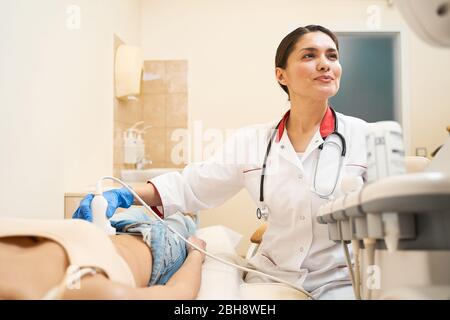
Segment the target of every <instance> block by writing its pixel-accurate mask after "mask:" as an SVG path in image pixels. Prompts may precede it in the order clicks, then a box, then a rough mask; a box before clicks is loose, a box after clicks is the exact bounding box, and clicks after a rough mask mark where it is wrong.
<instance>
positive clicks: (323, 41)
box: [276, 31, 342, 100]
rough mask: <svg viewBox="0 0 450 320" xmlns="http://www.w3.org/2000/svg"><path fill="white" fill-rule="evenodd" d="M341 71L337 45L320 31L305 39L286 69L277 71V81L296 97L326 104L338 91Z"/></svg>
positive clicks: (277, 69)
mask: <svg viewBox="0 0 450 320" xmlns="http://www.w3.org/2000/svg"><path fill="white" fill-rule="evenodd" d="M341 73H342V67H341V64H340V63H339V53H338V50H337V48H336V44H335V43H334V41H333V40H332V39H331V38H330V37H329V36H328V35H327V34H325V33H323V32H320V31H317V32H310V33H307V34H305V35H303V36H302V37H301V38H300V39H299V40H298V41H297V43H296V44H295V47H294V49H293V51H292V52H291V53H290V55H289V57H288V59H287V64H286V68H285V69H282V68H276V75H277V79H278V81H279V82H280V83H281V84H284V85H285V86H287V87H288V89H289V96H290V100H293V99H294V100H295V99H296V97H301V98H310V99H313V100H326V99H328V98H330V97H332V96H334V95H335V94H336V93H337V92H338V90H339V83H340V80H341Z"/></svg>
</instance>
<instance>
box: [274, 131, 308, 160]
mask: <svg viewBox="0 0 450 320" xmlns="http://www.w3.org/2000/svg"><path fill="white" fill-rule="evenodd" d="M276 149H277V153H278V155H279V156H280V157H282V158H284V159H286V160H287V161H289V162H290V163H292V164H293V165H295V166H296V167H298V168H303V166H302V164H301V162H300V160H299V158H298V156H297V154H296V152H295V150H294V147H293V146H292V143H291V140H289V136H288V134H287V131H286V130H285V131H284V132H283V135H282V137H281V139H280V141H279V142H278V143H276Z"/></svg>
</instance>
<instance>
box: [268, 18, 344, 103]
mask: <svg viewBox="0 0 450 320" xmlns="http://www.w3.org/2000/svg"><path fill="white" fill-rule="evenodd" d="M318 31H320V32H323V33H325V34H326V35H328V36H329V37H330V38H331V39H332V40H333V42H334V43H335V44H336V48H337V50H338V51H339V41H338V38H337V36H336V35H335V34H334V33H333V32H332V31H331V30H329V29H327V28H325V27H322V26H319V25H313V24H311V25H308V26H306V27H300V28H297V29H295V30H294V31H292V32H291V33H289V34H288V35H287V36H285V37H284V38H283V40H281V42H280V44H279V45H278V49H277V54H276V56H275V67H278V68H283V69H285V68H286V64H287V60H288V57H289V55H290V54H291V52H292V51H293V50H294V48H295V45H296V44H297V42H298V41H299V40H300V39H301V37H303V36H304V35H305V34H307V33H310V32H318ZM278 84H279V85H280V86H281V88H282V89H283V90H284V91H285V92H286V93H287V94H288V97H289V90H288V88H287V86H285V85H283V84H281V83H279V82H278ZM289 99H290V97H289Z"/></svg>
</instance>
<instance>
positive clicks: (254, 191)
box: [151, 113, 367, 297]
mask: <svg viewBox="0 0 450 320" xmlns="http://www.w3.org/2000/svg"><path fill="white" fill-rule="evenodd" d="M336 115H337V119H338V131H339V133H341V134H342V135H343V136H344V137H345V139H346V144H347V154H346V157H345V159H344V162H343V168H342V171H341V174H340V178H339V182H338V184H337V187H336V190H335V192H334V196H335V197H337V196H339V195H341V194H342V191H341V187H340V181H341V180H342V177H343V176H344V175H352V176H362V175H363V174H364V172H365V168H366V162H367V161H366V140H365V136H366V130H367V123H366V122H365V121H363V120H360V119H357V118H354V117H349V116H345V115H342V114H340V113H336ZM277 123H278V121H276V122H273V123H270V124H264V125H256V126H251V127H246V128H243V129H239V130H238V131H237V132H236V134H235V135H233V136H232V137H231V138H230V139H229V140H228V141H227V142H226V143H225V144H224V146H223V147H222V149H221V150H220V151H218V152H217V153H216V154H215V156H213V157H212V158H211V159H209V160H207V161H205V162H201V163H192V164H189V165H188V166H187V167H186V168H185V169H184V170H183V172H182V173H181V174H180V173H178V172H173V173H168V174H165V175H162V176H158V177H156V178H154V179H152V180H151V182H152V183H153V185H154V186H155V187H156V189H157V191H158V192H159V195H160V196H161V200H162V204H163V209H164V215H166V216H167V215H170V214H173V213H175V212H177V211H182V212H196V211H199V210H203V209H208V208H212V207H216V206H219V205H221V204H222V203H223V202H225V201H226V200H228V199H229V198H231V197H232V196H233V195H235V194H236V193H237V192H238V191H240V190H241V189H242V188H246V189H247V191H248V192H249V193H250V195H251V197H252V199H253V200H254V201H255V203H256V204H257V206H259V204H260V202H259V190H260V175H261V169H260V168H261V166H262V163H263V159H264V155H265V152H266V148H267V143H268V140H269V138H270V136H271V133H272V132H273V129H274V127H275V126H276V124H277ZM322 142H323V139H322V137H321V135H320V132H319V130H317V132H316V134H315V135H314V136H313V138H312V139H311V141H310V143H309V145H308V147H307V148H306V150H305V152H304V154H303V155H302V157H301V160H300V159H299V156H298V155H297V154H296V152H295V150H294V148H293V146H292V144H291V142H290V140H289V137H288V135H287V132H286V131H285V130H284V133H283V134H282V136H281V138H280V140H279V141H278V142H277V141H276V140H275V139H274V141H273V143H272V148H271V152H270V155H269V158H268V161H267V172H266V174H267V175H266V177H265V182H264V198H265V199H264V200H265V203H266V205H267V206H268V207H269V209H270V215H269V218H268V228H267V230H266V232H265V233H264V237H263V241H262V243H261V245H260V247H259V249H258V252H257V254H256V255H255V256H254V257H253V258H252V259H251V263H252V264H253V265H255V266H256V267H257V268H258V269H259V270H261V271H264V272H266V273H270V274H272V275H274V276H278V277H282V278H283V279H285V280H287V281H290V282H293V283H296V284H297V285H300V286H301V285H302V286H303V287H304V288H305V289H306V290H308V291H309V292H312V293H313V294H314V295H315V296H316V297H318V296H320V294H322V293H323V292H325V291H327V290H329V289H331V288H337V287H341V286H342V285H348V284H350V280H349V273H348V269H347V267H346V263H345V258H344V254H343V250H342V248H341V246H340V245H338V244H336V243H334V242H333V241H331V240H329V238H328V229H327V226H326V225H321V224H318V223H317V221H316V213H317V210H318V208H319V206H320V205H322V204H323V203H325V202H326V200H323V199H321V198H320V197H319V196H317V195H316V194H315V193H313V192H311V186H312V181H313V174H314V169H315V164H316V161H317V157H318V154H319V150H318V147H319V145H320V144H322ZM321 157H325V159H321V160H320V163H321V167H320V170H321V174H320V175H319V176H320V177H329V176H332V175H334V173H333V172H332V171H333V170H335V168H336V160H331V159H330V161H327V159H326V157H327V154H326V153H325V152H323V154H322V155H321ZM333 159H336V158H335V157H334V158H333ZM323 160H325V161H323ZM334 172H335V171H334ZM325 179H326V178H325ZM327 180H329V179H327ZM242 214H252V215H255V212H245V213H244V212H243V213H242ZM255 218H256V216H255ZM261 280H262V281H268V280H267V279H261V278H260V276H255V275H254V274H252V273H249V274H248V275H247V278H246V281H249V282H258V281H259V282H261Z"/></svg>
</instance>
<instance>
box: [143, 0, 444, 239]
mask: <svg viewBox="0 0 450 320" xmlns="http://www.w3.org/2000/svg"><path fill="white" fill-rule="evenodd" d="M142 4H143V7H142V8H143V11H142V29H141V35H142V46H143V49H144V56H145V58H146V59H187V60H188V70H189V71H188V90H189V124H190V126H191V127H192V125H193V123H194V121H198V120H201V121H202V124H203V127H204V128H237V127H240V126H243V125H247V124H251V123H258V122H265V121H270V120H273V119H276V118H278V117H280V116H281V115H282V112H283V111H284V110H286V106H287V104H286V97H285V95H284V93H282V91H281V89H279V88H278V86H277V84H276V82H275V79H274V56H275V50H276V48H277V46H278V44H279V42H280V41H281V39H282V38H283V37H284V36H285V35H286V34H287V33H288V32H289V31H291V30H292V29H294V27H297V26H301V25H307V24H310V23H313V24H322V25H324V26H328V27H329V28H331V29H334V30H341V31H343V30H367V29H366V21H367V18H368V16H367V13H366V11H367V8H368V6H369V5H373V4H376V5H379V6H380V8H381V28H383V29H403V30H404V31H405V32H403V36H404V37H405V39H404V44H406V47H405V54H406V56H405V63H406V65H405V67H406V68H407V72H406V74H408V75H409V76H408V79H404V80H405V81H404V83H405V85H406V86H407V87H406V92H407V95H406V97H405V102H406V103H407V104H406V105H404V107H406V108H408V110H407V112H409V114H410V119H407V120H410V121H411V122H410V125H411V126H412V129H413V130H412V133H411V137H410V138H411V143H412V144H411V148H410V150H409V152H410V153H412V150H414V148H415V147H421V146H425V147H427V148H428V150H429V151H430V152H431V151H432V150H433V149H434V148H435V147H437V146H438V145H439V144H440V143H441V142H443V141H444V138H445V137H446V135H447V134H446V131H445V127H446V126H447V125H449V124H450V105H449V101H450V91H449V90H448V88H450V73H449V72H447V71H450V59H449V57H450V51H449V50H448V49H436V48H432V47H430V46H428V45H427V44H424V43H423V42H422V41H421V40H419V39H418V38H417V37H416V36H415V35H414V34H412V32H411V31H410V29H409V28H408V27H407V26H406V24H405V22H404V20H403V19H402V18H401V16H400V14H399V13H398V12H397V10H396V9H395V8H392V7H388V6H387V1H365V0H316V1H309V0H305V1H302V0H279V1H274V0H246V1H239V0H227V1H224V0H223V1H222V0H217V1H207V0H196V1H185V0H169V1H168V0H143V2H142ZM344 72H345V70H344ZM254 210H255V207H254V205H253V204H252V203H251V202H250V198H249V196H248V195H247V194H246V193H245V192H241V193H239V195H238V196H236V197H235V198H234V199H233V200H232V201H230V202H228V203H227V204H225V205H224V206H222V207H220V208H217V209H214V210H208V211H207V212H205V214H203V215H202V221H203V224H205V225H207V224H212V223H226V224H229V225H231V226H232V227H233V228H235V229H236V230H238V231H240V232H242V233H244V234H246V236H247V235H248V233H249V232H250V231H249V229H248V227H246V226H247V225H251V224H254V223H255V219H254V217H255V215H254Z"/></svg>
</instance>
